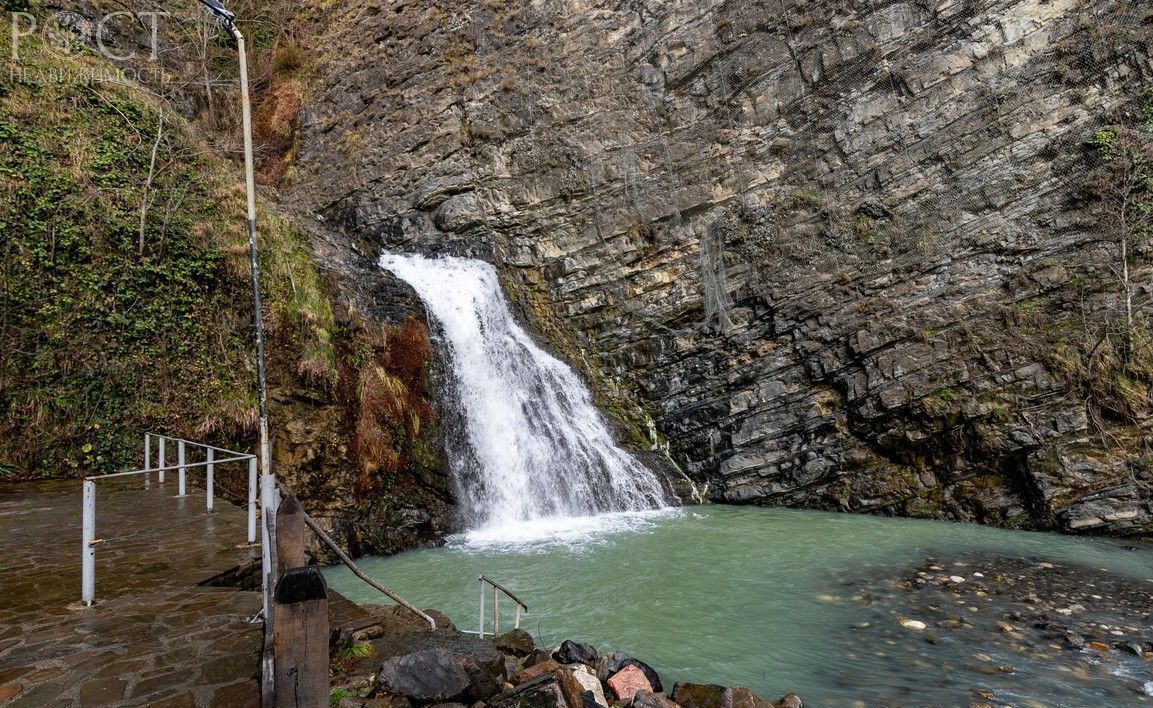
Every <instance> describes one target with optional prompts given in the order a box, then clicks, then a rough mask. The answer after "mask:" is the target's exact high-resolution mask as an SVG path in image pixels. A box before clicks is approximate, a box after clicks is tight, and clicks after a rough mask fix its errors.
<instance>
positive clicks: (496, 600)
mask: <svg viewBox="0 0 1153 708" xmlns="http://www.w3.org/2000/svg"><path fill="white" fill-rule="evenodd" d="M477 580H479V581H480V622H479V627H478V628H477V630H476V631H470V630H465V634H476V635H478V636H479V637H480V638H481V639H483V638H484V635H485V632H484V590H485V588H484V586H485V585H486V584H487V585H489V586H491V587H492V636H494V637H495V636H496V635H497V634H499V633H500V595H498V594H497V593H498V592H499V593H503V594H504V595H505V596H506V597H508V598H509V599H510V600H512V601H513V602H514V603H515V604H516V619H515V620H514V621H513V629H520V614H521V611H522V610H523V611H524V612H525V614H528V605H526V604H524V602H522V601H521V599H520V598H519V597H517V596H516V595H514V594H513V593H512V591H511V590H509V589H508V588H506V587H505V586H503V585H501V584H500V583H498V582H496V581H495V580H490V579H489V578H486V577H485V576H483V575H482V576H480V577H479V578H477Z"/></svg>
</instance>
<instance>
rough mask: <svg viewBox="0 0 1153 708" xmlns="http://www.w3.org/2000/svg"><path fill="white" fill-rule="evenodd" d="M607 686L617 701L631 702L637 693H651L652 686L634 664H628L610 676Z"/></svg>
mask: <svg viewBox="0 0 1153 708" xmlns="http://www.w3.org/2000/svg"><path fill="white" fill-rule="evenodd" d="M608 685H609V688H611V689H612V692H613V694H614V695H615V696H616V697H617V700H618V701H631V700H632V699H633V696H635V695H636V694H637V692H638V691H648V692H650V693H651V692H652V690H653V685H652V684H651V683H649V680H648V678H647V677H646V676H645V672H644V671H641V670H640V667H638V666H636V665H635V664H628V665H627V666H625V667H624V668H623V669H621V670H620V671H618V672H616V673H615V674H613V675H612V676H610V677H609V680H608Z"/></svg>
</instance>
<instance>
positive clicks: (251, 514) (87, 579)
mask: <svg viewBox="0 0 1153 708" xmlns="http://www.w3.org/2000/svg"><path fill="white" fill-rule="evenodd" d="M154 439H155V440H156V441H157V445H156V448H157V449H156V466H155V467H153V466H152V463H153V456H152V441H153V440H154ZM169 443H175V444H176V464H174V465H171V464H168V459H167V457H166V454H167V452H168V444H169ZM190 448H191V449H192V450H203V451H204V460H203V461H201V462H189V461H188V452H189V449H190ZM217 453H220V454H221V455H223V457H219V458H218V457H217ZM239 462H247V463H248V504H247V506H248V544H249V545H255V544H256V503H257V496H256V488H257V476H256V456H255V455H247V454H244V453H241V452H235V451H233V450H226V449H224V448H222V447H215V446H213V445H205V444H203V443H197V442H192V441H190V440H183V439H181V438H174V437H170V436H167V435H157V434H155V433H145V435H144V467H143V469H139V470H132V471H130V472H117V473H114V474H105V475H93V476H91V477H85V478H84V502H83V503H84V513H83V519H82V522H81V536H82V541H81V549H80V575H81V582H80V601H81V603H82V604H84V605H86V606H91V605H92V604H93V603H95V602H96V546H98V545H99V544H100V543H103V540H102V539H98V538H96V483H97V482H99V481H102V480H107V479H122V478H125V477H143V478H144V484H145V486H151V483H152V473H153V472H155V473H156V475H157V482H158V483H159V484H164V473H165V472H171V471H173V470H175V471H176V473H177V475H178V480H177V496H178V497H184V496H187V476H188V471H189V470H194V469H204V471H205V485H204V486H205V506H206V508H207V510H208V513H210V514H211V513H212V512H213V507H214V499H215V471H216V466H217V465H226V464H230V463H239Z"/></svg>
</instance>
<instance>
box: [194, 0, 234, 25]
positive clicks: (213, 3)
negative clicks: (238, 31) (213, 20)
mask: <svg viewBox="0 0 1153 708" xmlns="http://www.w3.org/2000/svg"><path fill="white" fill-rule="evenodd" d="M200 4H201V5H204V6H205V7H207V8H208V11H209V12H211V13H212V14H214V15H216V16H217V17H219V18H220V19H221V20H222V21H223V22H224V24H225V25H227V26H228V27H230V28H231V27H232V26H233V25H234V24H235V23H236V15H234V14H232V12H230V11H229V10H228V8H226V7H225V6H224V5H221V4H220V3H219V2H217V0H200Z"/></svg>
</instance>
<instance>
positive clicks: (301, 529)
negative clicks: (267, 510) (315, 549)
mask: <svg viewBox="0 0 1153 708" xmlns="http://www.w3.org/2000/svg"><path fill="white" fill-rule="evenodd" d="M307 530H308V526H306V525H305V523H304V509H302V508H301V507H300V501H299V500H298V499H297V498H296V496H295V495H292V494H289V495H288V496H286V497H284V498H283V499H281V500H280V508H278V509H277V510H276V570H277V576H281V575H284V573H286V572H287V571H288V569H289V568H300V567H303V566H305V565H308V557H307V555H306V554H305V552H304V547H305V533H306V532H307Z"/></svg>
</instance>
